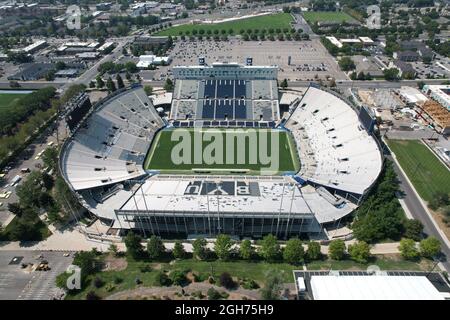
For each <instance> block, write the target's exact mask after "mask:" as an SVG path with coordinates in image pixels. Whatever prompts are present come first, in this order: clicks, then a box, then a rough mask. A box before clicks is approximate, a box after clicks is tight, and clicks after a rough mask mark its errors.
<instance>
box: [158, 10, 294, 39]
mask: <svg viewBox="0 0 450 320" xmlns="http://www.w3.org/2000/svg"><path fill="white" fill-rule="evenodd" d="M291 21H292V16H291V15H290V14H289V13H278V14H273V15H265V16H259V17H253V18H245V19H240V20H235V21H227V22H221V23H215V24H184V25H179V26H175V27H171V28H168V29H165V30H162V31H160V32H158V33H156V35H158V36H179V35H181V34H184V35H186V32H187V31H189V33H191V34H192V30H194V29H195V30H197V31H200V30H204V31H205V35H206V32H207V31H208V30H211V32H214V30H218V31H221V30H226V31H227V33H229V30H230V29H232V30H233V33H234V34H237V33H239V32H240V30H242V29H244V30H247V29H252V30H255V29H259V30H262V29H266V30H267V29H284V28H289V30H290V29H291V26H290V22H291Z"/></svg>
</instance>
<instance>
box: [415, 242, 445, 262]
mask: <svg viewBox="0 0 450 320" xmlns="http://www.w3.org/2000/svg"><path fill="white" fill-rule="evenodd" d="M419 247H420V254H421V255H422V256H423V257H425V258H429V259H431V258H433V257H435V256H437V255H438V253H439V252H441V243H440V242H439V240H438V239H436V238H435V237H428V238H426V239H423V240H422V241H420V243H419Z"/></svg>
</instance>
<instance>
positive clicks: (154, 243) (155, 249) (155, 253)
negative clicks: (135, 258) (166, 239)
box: [147, 235, 166, 260]
mask: <svg viewBox="0 0 450 320" xmlns="http://www.w3.org/2000/svg"><path fill="white" fill-rule="evenodd" d="M165 250H166V249H165V247H164V244H163V242H162V240H161V238H159V237H157V236H155V235H153V236H151V237H150V239H149V240H148V242H147V253H148V256H149V258H150V259H153V260H154V259H158V258H160V257H161V256H162V255H163V254H164V252H165Z"/></svg>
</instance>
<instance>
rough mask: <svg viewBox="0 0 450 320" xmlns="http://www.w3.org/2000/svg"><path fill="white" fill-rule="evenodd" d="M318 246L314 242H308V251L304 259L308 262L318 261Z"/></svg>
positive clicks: (319, 254) (319, 255)
mask: <svg viewBox="0 0 450 320" xmlns="http://www.w3.org/2000/svg"><path fill="white" fill-rule="evenodd" d="M321 255H322V254H321V253H320V244H319V243H318V242H315V241H310V242H309V243H308V249H307V250H306V258H307V259H308V260H309V261H313V260H318V259H320V257H321Z"/></svg>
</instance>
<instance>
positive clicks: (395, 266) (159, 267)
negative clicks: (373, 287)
mask: <svg viewBox="0 0 450 320" xmlns="http://www.w3.org/2000/svg"><path fill="white" fill-rule="evenodd" d="M127 260H128V266H127V268H126V269H125V270H122V271H104V272H98V273H96V274H94V275H91V276H89V277H88V281H87V285H86V286H85V287H84V288H83V289H82V290H81V291H79V292H76V293H69V294H68V295H67V297H66V299H84V298H85V296H86V293H87V292H89V291H95V292H96V294H97V295H99V296H100V297H106V296H109V295H111V294H113V293H117V292H121V291H124V290H129V289H134V288H136V287H137V285H136V279H139V280H141V281H142V284H140V285H139V286H142V287H154V286H159V283H158V280H157V275H158V273H159V272H164V273H166V274H169V275H170V272H172V271H174V270H178V271H183V272H189V271H191V272H193V273H195V274H196V275H199V276H201V277H202V278H203V279H207V278H208V276H209V275H213V276H214V278H216V279H218V278H219V277H220V275H221V274H222V273H223V272H228V273H230V274H231V276H232V277H234V278H241V279H243V278H248V279H251V280H255V281H256V282H258V283H259V285H260V286H263V285H264V283H265V279H266V278H267V276H268V275H270V274H274V273H276V274H278V275H280V276H281V277H282V279H283V281H284V282H285V283H293V282H294V277H293V274H292V271H293V270H302V266H301V265H298V266H294V265H291V264H288V263H283V262H279V263H268V262H263V261H228V262H225V261H218V260H216V261H198V260H194V259H185V260H174V261H171V262H169V261H165V262H161V263H158V262H144V261H135V260H133V259H131V258H129V257H128V258H127ZM372 264H375V265H378V266H379V267H380V269H381V270H422V271H427V270H430V269H431V265H432V262H429V261H421V262H409V261H404V260H402V259H399V258H393V257H389V258H387V257H377V258H374V259H373V261H371V262H370V263H368V264H359V263H356V262H354V261H351V260H344V261H332V260H324V261H314V262H310V263H308V264H307V268H308V270H330V269H332V270H349V269H351V270H366V269H367V267H368V266H369V265H372ZM144 267H147V268H144ZM145 269H147V270H145ZM96 277H98V278H100V279H101V280H102V281H103V283H104V284H103V286H101V287H100V288H96V287H94V284H93V281H92V280H93V279H95V278H96ZM117 278H120V279H121V282H120V283H118V282H116V281H115V279H117Z"/></svg>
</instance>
